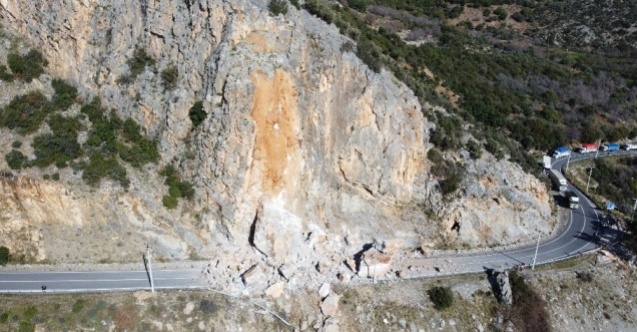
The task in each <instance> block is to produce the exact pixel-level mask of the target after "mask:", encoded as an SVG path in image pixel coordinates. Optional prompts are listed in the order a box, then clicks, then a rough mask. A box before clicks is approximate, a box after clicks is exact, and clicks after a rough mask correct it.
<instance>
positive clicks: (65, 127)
mask: <svg viewBox="0 0 637 332" xmlns="http://www.w3.org/2000/svg"><path fill="white" fill-rule="evenodd" d="M47 123H48V124H49V128H51V131H52V132H53V135H54V136H58V137H71V138H76V137H77V134H78V132H79V131H80V130H81V129H82V123H81V122H80V120H79V119H78V118H76V117H65V116H62V115H59V114H53V115H51V116H49V120H48V121H47Z"/></svg>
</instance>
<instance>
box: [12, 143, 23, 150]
mask: <svg viewBox="0 0 637 332" xmlns="http://www.w3.org/2000/svg"><path fill="white" fill-rule="evenodd" d="M11 147H12V148H14V149H19V148H20V147H22V142H21V141H13V143H11Z"/></svg>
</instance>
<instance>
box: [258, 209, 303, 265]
mask: <svg viewBox="0 0 637 332" xmlns="http://www.w3.org/2000/svg"><path fill="white" fill-rule="evenodd" d="M250 244H251V245H253V246H254V247H255V248H256V249H257V250H258V251H259V252H261V253H262V254H264V255H266V256H268V257H269V258H273V259H275V260H276V261H278V262H280V263H291V262H293V261H294V259H295V258H296V257H297V256H299V255H301V251H302V250H303V248H304V246H303V237H302V222H301V219H300V218H299V217H298V216H296V215H294V214H292V213H291V212H289V211H287V210H285V209H284V208H282V207H280V206H277V205H275V204H273V203H267V202H265V203H263V204H262V206H261V208H260V209H259V211H258V212H257V215H256V217H255V220H254V225H253V228H252V230H251V234H250Z"/></svg>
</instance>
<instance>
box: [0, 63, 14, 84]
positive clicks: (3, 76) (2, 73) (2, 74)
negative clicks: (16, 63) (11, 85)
mask: <svg viewBox="0 0 637 332" xmlns="http://www.w3.org/2000/svg"><path fill="white" fill-rule="evenodd" d="M7 70H8V68H7V66H5V65H0V80H3V81H5V82H13V75H12V74H11V73H9V72H8V71H7Z"/></svg>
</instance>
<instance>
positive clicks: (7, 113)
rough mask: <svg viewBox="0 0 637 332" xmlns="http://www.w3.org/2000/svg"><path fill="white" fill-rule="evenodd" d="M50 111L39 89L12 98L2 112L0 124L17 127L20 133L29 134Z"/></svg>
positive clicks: (10, 127)
mask: <svg viewBox="0 0 637 332" xmlns="http://www.w3.org/2000/svg"><path fill="white" fill-rule="evenodd" d="M50 111H51V109H50V107H48V101H47V100H46V97H44V95H43V94H42V92H40V91H31V92H29V93H27V94H26V95H21V96H17V97H15V98H13V99H12V100H11V102H10V103H9V105H7V107H5V108H4V111H3V112H2V119H1V120H2V121H1V124H2V126H5V127H7V128H9V129H18V131H19V132H20V133H21V134H29V133H32V132H34V131H36V130H37V129H38V128H40V124H41V123H42V121H43V120H44V118H45V117H46V116H47V114H48V113H49V112H50Z"/></svg>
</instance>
